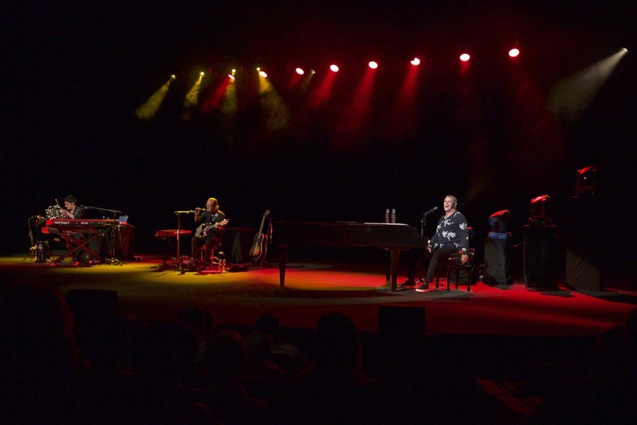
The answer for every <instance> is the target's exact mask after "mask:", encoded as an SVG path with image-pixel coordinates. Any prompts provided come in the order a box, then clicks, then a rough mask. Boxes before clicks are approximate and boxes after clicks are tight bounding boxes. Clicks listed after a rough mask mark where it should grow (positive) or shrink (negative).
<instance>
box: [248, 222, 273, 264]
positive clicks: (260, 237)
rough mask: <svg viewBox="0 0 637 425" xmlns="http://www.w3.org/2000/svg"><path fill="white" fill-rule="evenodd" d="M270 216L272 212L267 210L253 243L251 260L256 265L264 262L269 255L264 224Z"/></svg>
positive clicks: (250, 253)
mask: <svg viewBox="0 0 637 425" xmlns="http://www.w3.org/2000/svg"><path fill="white" fill-rule="evenodd" d="M269 214H270V210H265V213H264V214H263V217H262V218H261V225H260V226H259V231H258V232H257V234H256V235H255V237H254V242H253V243H252V248H250V252H249V255H250V258H251V259H252V261H253V262H254V263H259V262H263V259H264V258H265V256H266V254H267V253H268V247H267V243H268V235H265V234H263V224H264V223H265V218H266V217H267V216H268V215H269Z"/></svg>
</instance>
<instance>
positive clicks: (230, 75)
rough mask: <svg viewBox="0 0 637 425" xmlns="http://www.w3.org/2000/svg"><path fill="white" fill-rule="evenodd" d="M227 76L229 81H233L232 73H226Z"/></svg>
mask: <svg viewBox="0 0 637 425" xmlns="http://www.w3.org/2000/svg"><path fill="white" fill-rule="evenodd" d="M228 78H230V81H231V82H234V75H232V74H228Z"/></svg>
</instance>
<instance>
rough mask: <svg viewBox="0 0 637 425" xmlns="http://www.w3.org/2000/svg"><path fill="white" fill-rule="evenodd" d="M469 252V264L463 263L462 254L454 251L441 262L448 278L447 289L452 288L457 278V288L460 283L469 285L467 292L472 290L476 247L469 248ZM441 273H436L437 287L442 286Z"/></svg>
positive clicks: (440, 264)
mask: <svg viewBox="0 0 637 425" xmlns="http://www.w3.org/2000/svg"><path fill="white" fill-rule="evenodd" d="M467 254H469V261H467V264H462V263H461V259H460V257H461V254H459V253H453V254H451V255H449V256H448V257H447V258H446V259H445V260H444V261H441V262H440V263H439V267H441V269H442V271H443V272H444V273H445V276H446V278H447V291H449V290H450V289H451V283H452V280H453V278H455V285H456V289H458V286H459V285H460V284H463V285H467V292H471V283H472V282H473V270H474V268H475V255H476V252H475V249H473V248H469V250H468V251H467ZM439 281H440V274H438V273H436V288H438V287H439V286H440V282H439Z"/></svg>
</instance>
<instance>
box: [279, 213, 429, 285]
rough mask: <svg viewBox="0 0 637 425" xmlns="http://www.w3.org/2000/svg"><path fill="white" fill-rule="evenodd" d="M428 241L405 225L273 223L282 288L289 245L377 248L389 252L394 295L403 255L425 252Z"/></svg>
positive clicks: (390, 275)
mask: <svg viewBox="0 0 637 425" xmlns="http://www.w3.org/2000/svg"><path fill="white" fill-rule="evenodd" d="M428 241H429V240H428V238H427V237H425V236H421V235H420V234H418V232H417V231H416V228H415V227H412V226H409V225H407V224H402V223H360V222H340V221H337V222H303V221H278V222H274V223H273V234H272V242H273V243H276V245H277V246H278V248H279V281H280V285H281V286H284V285H285V267H286V264H287V255H288V246H289V245H319V246H372V247H374V246H375V247H378V248H381V249H386V250H388V251H389V252H390V266H389V270H390V272H389V278H390V281H391V290H392V291H396V281H397V279H398V265H399V260H400V251H403V250H406V249H409V248H416V247H418V248H425V247H426V246H427V242H428Z"/></svg>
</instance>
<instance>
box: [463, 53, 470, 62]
mask: <svg viewBox="0 0 637 425" xmlns="http://www.w3.org/2000/svg"><path fill="white" fill-rule="evenodd" d="M469 59H471V56H469V54H468V53H463V54H461V55H460V60H461V61H462V62H468V61H469Z"/></svg>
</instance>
